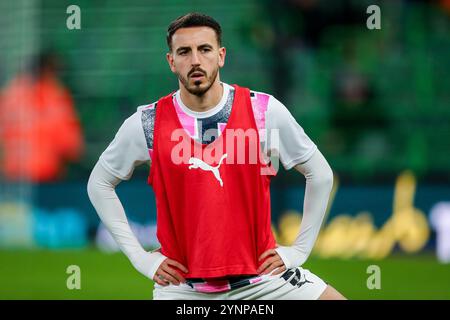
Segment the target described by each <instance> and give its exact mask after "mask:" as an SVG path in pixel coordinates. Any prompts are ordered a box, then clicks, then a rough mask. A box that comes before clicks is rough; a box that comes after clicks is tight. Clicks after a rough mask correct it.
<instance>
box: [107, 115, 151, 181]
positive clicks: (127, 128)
mask: <svg viewBox="0 0 450 320" xmlns="http://www.w3.org/2000/svg"><path fill="white" fill-rule="evenodd" d="M141 114H142V111H140V110H138V111H136V112H135V113H134V114H133V115H131V116H130V117H129V118H128V119H126V120H125V121H124V123H123V124H122V126H121V127H120V128H119V131H118V132H117V133H116V136H115V137H114V140H113V141H112V142H111V143H110V144H109V146H108V147H107V148H106V150H105V151H104V152H103V153H102V154H101V155H100V159H99V162H100V164H101V165H102V166H103V167H104V168H105V169H106V170H108V171H109V173H111V174H113V175H114V176H116V177H118V178H120V179H121V180H129V179H130V178H131V176H132V175H133V171H134V168H135V167H136V166H138V165H140V164H142V163H145V162H148V163H150V155H149V153H148V148H147V142H146V140H145V134H144V129H143V127H142V122H141Z"/></svg>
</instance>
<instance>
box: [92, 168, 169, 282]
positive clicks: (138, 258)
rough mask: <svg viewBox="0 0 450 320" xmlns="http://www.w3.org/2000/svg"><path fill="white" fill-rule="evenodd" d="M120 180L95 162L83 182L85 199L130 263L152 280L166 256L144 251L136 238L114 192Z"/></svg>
mask: <svg viewBox="0 0 450 320" xmlns="http://www.w3.org/2000/svg"><path fill="white" fill-rule="evenodd" d="M120 181H121V180H120V179H119V178H117V177H115V176H114V175H112V174H111V173H109V172H108V171H107V170H105V168H104V167H103V166H102V165H100V163H99V162H97V164H96V165H95V167H94V169H93V170H92V172H91V175H90V177H89V182H88V185H87V191H88V196H89V199H90V200H91V202H92V205H93V206H94V208H95V210H96V211H97V214H98V216H99V217H100V219H101V221H102V222H103V224H104V225H105V227H106V228H107V229H108V231H109V232H110V233H111V235H112V236H113V238H114V240H115V241H116V242H117V244H118V245H119V248H120V249H121V250H122V252H123V253H124V254H125V255H126V256H127V257H128V259H129V260H130V261H131V263H132V264H133V266H134V267H135V268H136V269H137V270H138V271H139V272H141V273H142V274H143V275H144V276H146V277H148V278H150V279H153V277H154V275H155V273H156V271H157V270H158V268H159V266H160V264H161V263H162V262H163V261H164V260H165V259H166V257H165V256H164V255H162V254H161V253H160V252H158V251H153V252H147V251H145V250H144V248H143V247H142V246H141V244H140V243H139V241H138V240H137V239H136V237H135V235H134V234H133V232H132V230H131V228H130V225H129V223H128V220H127V217H126V215H125V210H124V209H123V206H122V203H121V202H120V200H119V198H118V196H117V194H116V191H115V187H116V186H117V185H118V184H119V183H120Z"/></svg>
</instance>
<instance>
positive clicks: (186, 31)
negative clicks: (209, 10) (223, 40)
mask: <svg viewBox="0 0 450 320" xmlns="http://www.w3.org/2000/svg"><path fill="white" fill-rule="evenodd" d="M167 61H168V62H169V65H170V69H171V70H172V72H173V73H175V74H176V75H177V76H178V79H179V80H180V82H181V83H182V85H183V86H184V87H185V88H186V90H187V91H188V92H189V93H191V94H194V95H196V96H202V95H203V94H204V93H205V92H207V91H208V90H209V88H210V87H211V86H212V85H213V83H214V81H215V80H216V78H217V74H218V73H219V68H221V67H223V65H224V62H225V48H219V44H218V42H217V38H216V33H215V31H214V29H212V28H209V27H191V28H181V29H178V30H177V31H176V32H175V33H174V34H173V37H172V51H171V52H169V53H168V54H167Z"/></svg>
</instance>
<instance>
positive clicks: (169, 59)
mask: <svg viewBox="0 0 450 320" xmlns="http://www.w3.org/2000/svg"><path fill="white" fill-rule="evenodd" d="M166 59H167V63H168V64H169V67H170V70H171V71H172V72H173V73H175V64H174V62H173V55H172V52H167V53H166Z"/></svg>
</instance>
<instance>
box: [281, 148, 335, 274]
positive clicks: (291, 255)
mask: <svg viewBox="0 0 450 320" xmlns="http://www.w3.org/2000/svg"><path fill="white" fill-rule="evenodd" d="M295 168H296V169H297V170H298V171H300V172H301V173H302V174H303V175H304V176H305V178H306V189H305V199H304V202H303V218H302V222H301V226H300V231H299V234H298V236H297V238H296V239H295V241H294V243H293V244H292V245H291V246H289V247H287V246H279V247H278V248H276V249H275V251H276V252H277V253H278V254H279V256H280V257H281V259H282V260H283V262H284V264H285V265H286V268H287V269H289V268H293V267H298V266H301V265H302V264H303V263H304V262H305V261H306V259H307V258H308V256H309V254H310V253H311V250H312V248H313V247H314V243H315V242H316V239H317V236H318V234H319V231H320V227H321V225H322V222H323V218H324V216H325V211H326V209H327V205H328V200H329V197H330V192H331V189H332V186H333V171H332V170H331V168H330V166H329V164H328V162H327V160H326V159H325V158H324V156H323V155H322V153H321V152H320V151H319V150H318V149H317V150H316V151H315V152H314V154H313V155H312V157H311V158H310V159H309V160H308V161H306V162H305V163H303V164H299V165H297V166H296V167H295Z"/></svg>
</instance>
